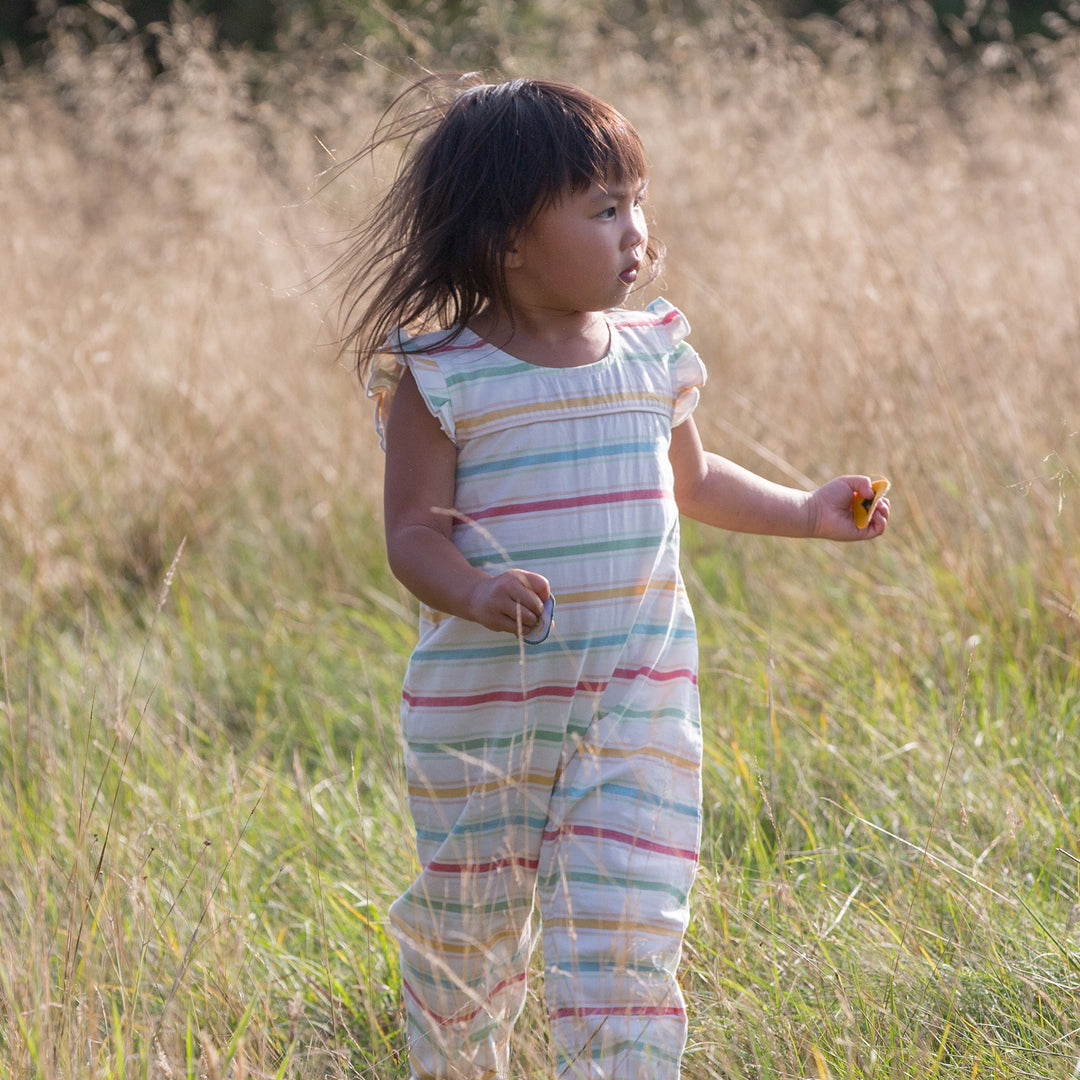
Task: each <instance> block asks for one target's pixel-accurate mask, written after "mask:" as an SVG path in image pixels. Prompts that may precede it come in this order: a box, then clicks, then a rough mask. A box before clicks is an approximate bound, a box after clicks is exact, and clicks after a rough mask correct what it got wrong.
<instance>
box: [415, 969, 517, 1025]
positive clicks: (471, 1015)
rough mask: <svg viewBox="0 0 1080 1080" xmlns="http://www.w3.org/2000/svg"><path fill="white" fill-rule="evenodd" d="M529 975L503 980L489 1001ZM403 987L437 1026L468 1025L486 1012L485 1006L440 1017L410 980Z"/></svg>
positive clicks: (492, 992)
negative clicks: (428, 1005) (412, 985)
mask: <svg viewBox="0 0 1080 1080" xmlns="http://www.w3.org/2000/svg"><path fill="white" fill-rule="evenodd" d="M527 976H528V973H527V972H522V973H521V974H520V975H513V976H511V977H510V978H509V979H503V981H502V982H500V983H498V984H497V985H496V986H494V987H492V989H491V992H490V993H489V994H488V1000H489V1001H490V1000H491V999H492V998H493V997H495V995H496V994H499V993H501V992H502V991H503V990H506V989H508V988H509V987H511V986H513V985H514V983H519V982H524V981H525V979H526V978H527ZM401 985H402V986H403V987H404V988H405V991H406V993H407V994H408V995H409V997H411V998H412V999H413V1001H415V1002H416V1004H417V1005H419V1006H420V1008H421V1010H422V1011H423V1012H424V1013H425V1014H426V1015H427V1016H430V1017H431V1019H432V1020H434V1021H435V1023H436V1024H439V1025H440V1026H442V1027H451V1026H452V1025H454V1024H468V1023H469V1022H470V1021H472V1020H475V1019H476V1017H478V1016H479V1015H480V1014H481V1013H482V1012H484V1010H485V1006H484V1005H478V1006H477V1007H476V1008H475V1009H473V1010H472V1011H471V1012H467V1013H458V1014H456V1015H454V1016H440V1015H439V1014H438V1013H437V1012H432V1011H431V1009H429V1008H428V1007H427V1006H426V1005H425V1004H424V1001H423V999H422V998H421V997H420V995H419V994H418V993H417V992H416V991H415V990H414V989H413V988H412V987H411V986H410V985H409V981H408V979H405V978H403V979H402V980H401Z"/></svg>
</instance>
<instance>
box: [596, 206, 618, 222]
mask: <svg viewBox="0 0 1080 1080" xmlns="http://www.w3.org/2000/svg"><path fill="white" fill-rule="evenodd" d="M615 214H616V208H615V207H614V206H605V207H604V209H603V210H601V211H600V213H599V214H597V215H596V216H597V217H600V218H603V219H604V220H605V221H610V220H611V219H612V218H613V217H614V216H615Z"/></svg>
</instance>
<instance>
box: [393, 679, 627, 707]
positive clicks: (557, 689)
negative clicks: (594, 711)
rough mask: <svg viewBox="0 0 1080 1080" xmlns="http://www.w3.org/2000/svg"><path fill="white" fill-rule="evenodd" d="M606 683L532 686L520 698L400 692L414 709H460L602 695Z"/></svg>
mask: <svg viewBox="0 0 1080 1080" xmlns="http://www.w3.org/2000/svg"><path fill="white" fill-rule="evenodd" d="M606 686H607V683H590V682H579V683H577V684H576V685H575V686H565V685H560V684H555V685H552V686H534V687H532V689H530V690H527V691H526V692H525V695H524V696H522V693H521V691H520V690H490V691H488V692H487V693H486V694H432V695H430V696H427V697H419V696H417V695H416V694H410V693H409V692H408V691H403V692H402V695H401V696H402V697H403V698H404V699H405V702H406V703H407V704H409V705H412V706H413V707H415V708H422V709H438V708H447V709H454V708H461V707H465V706H469V705H490V704H494V703H496V702H500V701H507V702H510V703H512V704H517V705H520V704H521V703H522V702H523V701H532V700H533V699H534V698H538V697H552V698H572V697H573V696H574V695H575V694H579V693H581V694H599V693H602V692H603V690H604V688H605V687H606Z"/></svg>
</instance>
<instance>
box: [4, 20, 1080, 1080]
mask: <svg viewBox="0 0 1080 1080" xmlns="http://www.w3.org/2000/svg"><path fill="white" fill-rule="evenodd" d="M461 8H462V10H461V12H459V13H458V15H459V16H460V21H459V22H457V23H455V22H454V21H453V20H452V19H451V20H444V21H445V23H446V24H445V25H443V22H440V19H443V17H444V16H445V15H447V13H448V11H449V9H448V8H443V7H438V6H432V5H423V4H417V5H412V6H410V5H399V6H397V7H395V8H382V7H379V8H376V7H374V6H373V7H370V8H365V9H363V14H364V18H367V19H368V20H369V22H368V23H363V22H362V20H360V19H359V18H357V19H356V20H355V21H353V22H351V23H346V24H342V23H336V24H332V23H331V22H322V23H320V22H318V21H317V20H314V19H313V18H310V17H309V18H307V19H306V20H305V19H298V20H296V21H294V22H293V23H292V24H291V25H290V26H281V27H278V28H277V29H276V30H275V39H274V48H273V49H271V50H269V51H267V50H255V49H252V48H250V47H238V46H236V45H230V44H229V43H228V41H226V40H223V34H222V28H221V25H220V23H217V24H215V23H214V21H213V20H211V19H208V18H206V17H203V16H200V15H199V14H198V13H197V12H188V13H187V14H185V13H184V12H183V11H181V10H179V9H177V10H176V11H175V12H174V16H173V18H172V19H171V20H170V21H168V22H159V23H156V24H153V25H152V26H151V27H149V28H146V29H142V30H140V29H139V28H138V27H137V25H136V24H135V21H134V20H133V18H132V17H131V16H130V15H128V16H127V20H126V21H125V18H124V17H122V16H125V14H126V9H122V8H115V9H114V8H112V7H110V6H109V5H104V4H98V5H95V8H94V9H84V8H81V7H72V8H66V9H61V10H60V11H58V12H57V13H56V14H55V16H54V17H53V18H52V20H50V21H48V22H47V23H44V24H43V27H44V30H45V38H44V44H39V45H37V46H27V47H26V50H25V51H24V53H23V54H21V56H20V55H18V54H16V53H14V52H13V51H12V49H11V48H10V47H9V48H8V50H7V52H6V53H5V59H4V64H3V66H2V68H0V114H2V116H3V122H2V123H0V250H2V251H3V255H4V257H3V258H0V328H2V331H3V333H2V334H0V342H2V344H0V387H2V399H0V400H2V402H3V406H4V407H3V409H2V410H0V672H2V678H3V694H2V695H0V698H2V708H3V714H4V716H3V719H4V723H3V724H2V725H0V772H2V774H3V776H4V777H5V780H6V782H5V784H4V785H3V793H2V794H0V839H2V843H0V988H2V992H0V1015H2V1022H0V1074H2V1075H10V1076H31V1075H33V1076H46V1077H60V1076H63V1077H69V1076H76V1075H78V1076H82V1075H86V1076H127V1075H140V1076H151V1075H152V1076H159V1075H160V1076H179V1075H187V1076H194V1075H206V1076H238V1077H239V1076H276V1075H297V1076H316V1075H319V1076H323V1075H341V1076H349V1075H362V1076H369V1077H379V1078H384V1077H385V1078H391V1077H399V1076H405V1075H407V1070H406V1069H405V1068H404V1065H403V1063H402V1061H401V1058H400V1052H401V1033H400V1016H399V1012H398V975H397V969H396V961H395V958H394V952H393V948H392V946H391V944H390V942H389V941H388V939H387V936H386V928H385V925H384V917H385V911H386V907H387V905H388V903H389V901H390V900H391V899H392V898H393V897H394V896H395V895H396V894H397V892H398V891H399V890H400V889H401V888H402V887H403V885H404V884H405V882H406V881H407V880H408V879H409V878H410V876H411V874H412V869H413V867H412V854H411V850H412V849H411V835H410V828H409V823H408V816H407V811H406V809H405V805H404V795H403V788H402V782H401V775H400V766H399V760H398V759H399V754H398V748H397V697H398V691H399V686H400V678H401V674H402V671H403V667H404V663H405V660H406V658H407V655H408V652H409V649H410V647H411V643H412V641H413V640H414V614H413V606H412V602H411V601H410V599H409V598H408V596H407V595H406V594H405V593H404V592H403V591H402V590H401V589H400V588H399V587H398V586H397V585H396V584H395V583H394V582H393V580H392V579H391V577H390V575H389V573H388V571H387V570H386V568H385V560H384V555H383V550H382V540H381V532H380V521H379V515H380V511H379V487H380V478H381V460H380V455H379V452H378V448H377V444H376V442H375V439H374V437H373V434H372V431H371V416H370V410H369V408H368V406H367V403H366V402H364V401H363V400H362V395H361V394H360V392H359V390H358V389H357V387H356V386H355V385H354V381H353V379H352V377H351V375H350V373H349V372H348V371H347V370H346V369H345V367H344V365H343V363H342V362H340V361H339V360H338V358H337V356H336V352H335V349H334V345H333V341H334V336H335V333H336V328H335V326H334V323H333V305H334V294H333V290H332V287H330V286H328V285H327V284H325V283H320V279H319V274H320V272H321V271H322V270H323V269H324V268H325V267H326V266H327V265H328V264H329V262H330V261H331V259H332V256H333V253H334V251H335V246H334V245H335V241H336V240H337V239H338V238H340V237H341V236H342V234H343V233H344V232H345V231H346V230H347V228H348V226H349V223H350V221H352V220H353V219H354V218H355V216H356V214H357V213H358V212H359V210H360V209H361V208H362V206H363V205H365V202H366V200H368V199H370V198H371V197H373V193H374V192H375V191H376V190H377V188H378V185H379V184H380V183H381V182H383V181H384V180H385V176H382V175H379V174H378V172H377V171H376V170H372V169H366V170H360V171H356V172H353V173H350V174H348V175H347V176H346V177H344V178H342V179H339V180H338V181H336V182H335V183H334V184H332V185H331V186H330V187H324V185H323V183H322V180H321V179H320V177H321V176H322V174H323V173H324V171H325V170H326V169H328V168H331V167H332V166H333V165H334V163H335V162H336V161H338V160H341V159H343V158H345V157H347V156H348V154H349V153H350V152H352V151H353V150H355V149H356V148H357V147H358V146H359V145H360V144H361V143H362V142H363V140H364V138H365V137H366V135H367V134H368V132H369V131H370V129H371V126H372V124H373V123H374V122H375V120H376V119H377V117H378V115H379V113H380V111H381V109H382V108H383V107H384V105H385V104H386V102H387V101H388V100H390V98H391V97H392V96H393V94H394V93H395V92H396V91H397V90H398V89H399V88H400V86H401V85H402V81H403V80H404V79H407V78H409V77H410V76H411V73H412V72H413V71H415V70H417V69H416V67H415V62H420V63H424V64H428V65H430V66H442V65H451V64H453V65H455V66H460V67H471V66H484V67H485V68H486V69H487V70H488V71H489V72H490V73H491V74H493V75H495V74H504V75H510V76H512V75H517V74H538V75H545V76H554V77H561V78H567V79H571V80H573V81H577V82H581V83H583V84H584V85H586V86H587V87H588V88H589V89H591V90H593V91H594V92H596V93H599V94H600V95H601V96H603V97H605V98H607V99H609V100H611V101H612V102H614V103H615V104H616V105H617V106H618V107H619V108H620V109H622V110H623V111H624V112H625V113H626V114H627V115H628V116H629V117H630V118H631V120H632V121H633V122H634V123H635V124H636V125H637V127H638V128H639V130H640V131H641V133H642V135H643V137H644V139H645V142H646V145H647V147H648V150H649V153H650V158H651V163H652V169H653V176H652V183H651V185H650V207H651V212H652V213H653V215H654V218H655V222H654V228H655V231H656V232H657V233H658V234H659V235H660V236H661V237H662V238H663V239H664V240H665V241H666V242H667V244H668V247H669V252H670V255H669V261H668V266H667V269H666V271H665V275H664V277H663V279H662V281H660V282H658V283H657V284H656V285H655V286H653V287H652V292H651V293H650V294H649V295H648V296H647V295H641V296H640V297H637V298H636V300H635V302H637V301H640V302H642V303H644V302H646V301H647V300H648V299H649V296H651V295H652V294H653V293H656V292H663V294H664V295H666V296H669V297H670V298H671V299H672V300H673V301H675V302H676V303H678V304H679V305H680V306H681V307H682V308H683V309H684V310H685V311H686V313H687V314H688V316H689V318H690V320H691V322H692V324H693V327H694V332H693V340H694V343H695V344H696V346H697V348H698V349H699V351H700V352H701V353H702V355H703V356H704V357H705V358H706V361H707V363H708V366H709V370H710V382H709V385H708V387H707V389H706V393H705V395H704V398H703V401H702V405H701V408H700V411H699V417H700V423H701V426H702V429H703V431H704V433H705V435H706V437H707V439H708V441H709V443H710V444H711V445H712V446H713V447H714V448H716V449H718V450H720V451H721V452H723V453H726V454H728V455H729V456H731V457H733V458H735V459H736V460H739V461H741V462H742V463H744V464H746V465H748V466H750V467H752V468H755V469H757V470H759V471H762V472H764V473H766V474H767V475H770V476H772V477H774V478H777V479H781V480H785V481H787V482H791V483H796V484H804V483H810V482H813V481H817V480H820V479H823V478H825V477H827V476H829V475H832V474H833V473H835V472H838V471H847V470H851V469H859V470H868V471H872V472H884V473H887V474H888V475H889V476H891V478H892V480H893V482H894V497H893V525H892V528H891V529H890V532H889V534H888V536H887V538H886V539H885V540H883V541H882V542H880V543H877V544H874V545H867V547H866V548H865V549H864V548H862V547H857V548H847V547H837V546H833V545H807V544H801V543H793V542H789V541H772V540H765V539H760V538H754V537H738V536H727V535H720V534H714V533H708V532H706V531H705V530H700V529H696V528H687V529H686V536H685V559H684V563H685V569H686V574H687V577H688V580H689V582H690V584H691V588H692V591H693V596H694V600H695V605H696V608H697V611H698V616H699V622H700V631H701V647H702V687H703V698H704V722H705V726H706V742H707V757H708V762H707V778H706V813H707V827H706V838H705V857H704V860H703V866H702V871H701V874H700V877H699V884H698V887H697V891H696V898H695V923H694V928H693V931H692V935H691V938H690V941H689V943H688V949H687V962H686V965H685V971H684V984H685V987H686V990H687V994H688V997H689V1000H690V1003H691V1009H692V1038H691V1052H690V1054H689V1056H688V1059H687V1065H686V1075H688V1076H701V1077H716V1076H724V1077H744V1076H763V1077H764V1076H769V1077H773V1076H777V1077H783V1076H791V1077H795V1076H816V1077H826V1076H830V1077H833V1076H835V1077H839V1076H845V1077H870V1076H873V1077H901V1076H910V1075H919V1076H957V1077H959V1076H964V1077H974V1076H976V1075H978V1074H980V1073H982V1074H989V1075H994V1076H1001V1077H1013V1076H1015V1077H1021V1076H1032V1075H1037V1076H1063V1077H1064V1076H1073V1075H1075V1072H1074V1070H1075V1069H1076V1067H1077V1062H1078V1060H1080V1038H1078V1035H1077V1028H1076V1016H1077V1014H1078V1005H1080V1002H1078V989H1080V972H1078V968H1077V964H1078V952H1077V936H1076V935H1077V929H1076V926H1077V914H1078V910H1080V909H1078V908H1077V882H1078V878H1077V869H1078V865H1080V864H1078V862H1077V860H1078V859H1080V847H1078V836H1077V831H1078V828H1080V802H1078V798H1080V795H1078V779H1080V778H1078V770H1077V760H1078V759H1077V753H1076V745H1077V742H1076V740H1077V734H1078V729H1080V679H1078V664H1080V661H1078V657H1080V640H1078V638H1080V634H1078V621H1077V616H1078V601H1080V545H1078V543H1077V528H1078V525H1080V513H1078V509H1077V503H1078V495H1080V491H1078V486H1077V484H1078V481H1077V478H1078V476H1080V453H1078V447H1077V439H1078V435H1077V431H1078V429H1080V379H1078V377H1077V373H1076V371H1077V368H1076V363H1077V355H1078V352H1080V349H1078V343H1080V301H1078V297H1080V275H1078V267H1077V258H1078V256H1077V251H1078V250H1080V249H1078V247H1077V240H1078V238H1080V207H1078V204H1077V201H1076V199H1075V178H1076V176H1077V175H1078V172H1080V68H1078V67H1077V63H1076V61H1077V56H1076V39H1075V38H1073V37H1071V36H1070V35H1069V34H1068V33H1067V32H1066V29H1067V28H1059V29H1060V32H1059V33H1057V34H1051V35H1047V36H1042V37H1040V38H1038V39H1027V38H1023V37H1021V36H1020V35H1018V34H1017V33H1016V32H1015V31H1014V28H1013V27H1012V24H1011V23H1010V24H1009V28H1008V29H1006V28H1004V26H1003V25H998V24H994V26H993V27H991V26H990V23H986V24H985V25H986V27H987V29H985V30H983V29H981V28H982V27H983V26H984V22H983V21H982V20H987V19H990V18H991V16H992V15H993V14H994V12H995V10H996V11H998V14H999V15H1000V6H998V7H997V8H995V6H994V5H987V4H982V5H978V4H976V5H969V10H970V12H973V13H974V16H975V18H974V21H973V19H972V18H968V19H967V20H966V21H965V20H964V18H962V17H960V22H959V24H957V25H953V24H948V25H947V26H946V27H945V30H946V31H947V33H946V32H944V31H943V29H942V26H943V24H942V23H940V22H939V21H938V20H937V17H936V15H935V14H934V13H933V11H932V10H931V9H930V7H929V5H923V4H917V3H913V4H908V3H903V4H900V3H895V4H881V3H877V4H874V3H859V4H849V5H845V6H844V9H843V10H842V11H840V12H839V17H837V18H825V17H821V16H818V17H812V18H807V17H800V18H794V16H797V15H801V16H805V15H806V13H805V12H799V11H794V10H789V11H780V10H779V9H769V8H766V7H764V6H759V5H756V4H752V3H744V2H735V3H725V4H722V5H715V6H712V5H710V6H707V7H706V6H700V7H695V6H692V5H681V6H678V7H670V6H662V5H653V4H648V3H638V4H633V5H626V6H625V10H624V8H616V7H615V6H608V7H604V8H601V7H592V6H590V5H582V4H577V5H568V4H558V3H554V2H552V3H546V4H544V5H540V4H535V5H503V4H496V3H485V4H479V3H478V4H475V5H472V6H470V7H468V10H466V5H461ZM1067 8H1068V5H1065V6H1063V7H1062V9H1061V17H1062V18H1063V19H1067V18H1068V15H1069V12H1068V10H1067ZM450 14H452V12H450ZM962 15H963V12H961V16H962ZM541 16H542V17H541ZM528 19H534V20H535V21H534V22H532V23H529V22H527V21H522V20H528ZM995 27H996V29H995ZM358 28H359V29H358ZM965 28H966V33H967V39H966V40H965V38H964V32H965ZM35 49H36V50H37V51H36V52H35ZM358 54H362V55H358ZM409 57H412V59H411V60H410V59H409ZM391 165H392V163H390V162H387V163H384V166H385V167H386V168H387V169H388V168H389V167H390V166H391ZM540 994H541V990H540V988H539V986H537V988H536V989H535V991H534V996H533V998H532V999H531V1000H530V1006H529V1010H528V1015H527V1016H526V1018H525V1022H524V1023H523V1028H522V1039H521V1045H520V1049H519V1053H518V1058H517V1065H516V1068H517V1069H518V1074H519V1075H523V1076H534V1075H535V1076H543V1075H545V1068H546V1061H547V1058H546V1048H545V1045H544V1040H543V1036H542V1023H540V1018H541V1017H542V1014H543V1009H542V1002H541V1000H540Z"/></svg>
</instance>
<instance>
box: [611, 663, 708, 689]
mask: <svg viewBox="0 0 1080 1080" xmlns="http://www.w3.org/2000/svg"><path fill="white" fill-rule="evenodd" d="M639 675H644V676H645V678H647V679H652V681H653V682H670V681H671V680H672V679H689V680H690V681H691V682H692V683H693V684H694V685H695V686H697V673H696V672H694V671H693V670H692V669H691V668H674V669H673V670H671V671H657V670H656V668H651V667H639V668H616V669H615V670H614V671H613V672H612V673H611V677H612V678H613V679H636V678H637V677H638V676H639Z"/></svg>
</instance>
